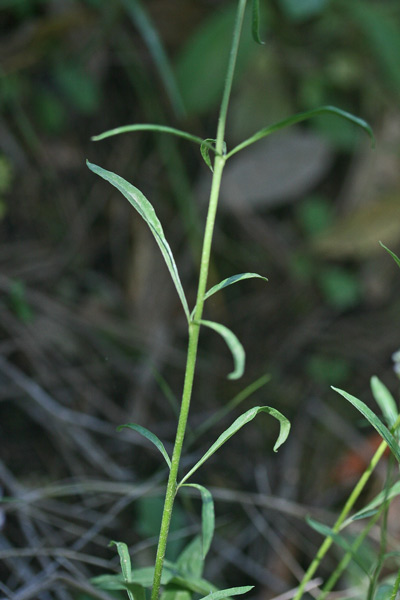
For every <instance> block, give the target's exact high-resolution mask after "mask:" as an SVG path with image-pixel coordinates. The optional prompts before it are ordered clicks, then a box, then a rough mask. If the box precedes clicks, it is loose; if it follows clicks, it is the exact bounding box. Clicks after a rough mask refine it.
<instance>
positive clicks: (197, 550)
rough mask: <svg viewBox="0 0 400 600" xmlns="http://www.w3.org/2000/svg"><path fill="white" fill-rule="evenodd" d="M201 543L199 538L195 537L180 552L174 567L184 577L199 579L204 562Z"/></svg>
mask: <svg viewBox="0 0 400 600" xmlns="http://www.w3.org/2000/svg"><path fill="white" fill-rule="evenodd" d="M202 550H203V542H202V539H201V536H199V535H196V537H195V538H194V539H193V540H192V541H191V542H190V543H189V544H188V545H187V546H186V547H185V548H184V549H183V550H182V552H181V554H180V556H179V558H178V560H177V561H176V566H177V567H178V570H179V571H180V572H181V573H183V574H184V575H190V576H191V577H196V578H200V577H201V576H202V574H203V570H204V560H203V556H202V554H203V553H202Z"/></svg>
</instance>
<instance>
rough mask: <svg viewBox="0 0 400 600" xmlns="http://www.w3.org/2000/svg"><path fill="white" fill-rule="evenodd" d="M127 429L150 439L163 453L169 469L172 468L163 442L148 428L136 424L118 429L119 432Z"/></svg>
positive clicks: (128, 424)
mask: <svg viewBox="0 0 400 600" xmlns="http://www.w3.org/2000/svg"><path fill="white" fill-rule="evenodd" d="M125 427H126V428H128V429H133V431H137V433H140V435H142V436H143V437H145V438H146V439H148V440H149V441H150V442H151V443H152V444H154V446H155V447H156V448H157V449H158V450H159V451H160V452H161V454H162V455H163V457H164V458H165V462H166V463H167V465H168V467H169V468H171V459H170V457H169V456H168V452H167V451H166V449H165V446H164V444H163V443H162V441H161V440H160V439H159V438H158V437H157V436H156V435H155V434H154V433H152V432H151V431H149V430H148V429H146V427H142V426H141V425H137V424H136V423H126V424H125V425H120V426H119V427H117V431H121V430H122V429H124V428H125Z"/></svg>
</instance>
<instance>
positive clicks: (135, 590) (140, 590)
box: [123, 581, 146, 600]
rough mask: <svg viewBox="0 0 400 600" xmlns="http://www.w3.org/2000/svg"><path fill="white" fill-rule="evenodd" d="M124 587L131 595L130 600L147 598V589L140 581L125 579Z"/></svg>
mask: <svg viewBox="0 0 400 600" xmlns="http://www.w3.org/2000/svg"><path fill="white" fill-rule="evenodd" d="M123 586H124V588H125V589H126V592H127V594H128V596H129V600H131V599H132V600H146V590H145V589H144V587H143V586H142V585H140V584H139V583H132V582H128V581H124V583H123Z"/></svg>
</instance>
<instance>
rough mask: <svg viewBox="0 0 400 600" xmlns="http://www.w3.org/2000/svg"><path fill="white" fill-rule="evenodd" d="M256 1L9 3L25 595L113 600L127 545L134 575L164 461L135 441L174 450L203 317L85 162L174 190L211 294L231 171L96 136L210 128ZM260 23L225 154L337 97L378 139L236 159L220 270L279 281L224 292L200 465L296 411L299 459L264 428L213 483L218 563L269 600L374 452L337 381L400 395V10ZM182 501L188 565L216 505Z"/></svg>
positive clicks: (1, 470) (141, 561) (4, 424)
mask: <svg viewBox="0 0 400 600" xmlns="http://www.w3.org/2000/svg"><path fill="white" fill-rule="evenodd" d="M235 5H236V3H235V2H232V1H231V0H146V1H144V0H141V1H140V2H139V0H115V1H111V2H110V1H106V0H74V1H73V0H71V1H69V2H65V1H63V0H0V17H1V19H0V31H1V41H0V56H1V61H0V233H1V246H0V292H1V293H0V350H1V353H0V400H1V402H0V435H1V459H0V486H1V488H0V491H1V492H2V493H3V495H4V496H6V497H9V496H11V497H13V498H19V502H12V503H10V504H7V505H3V507H2V508H1V509H0V527H1V536H0V565H1V566H0V581H1V583H0V594H2V595H3V596H4V597H6V598H13V599H14V598H15V599H18V600H24V599H28V598H39V599H43V600H48V599H52V598H57V599H60V600H68V599H70V598H77V599H79V600H86V599H87V598H93V597H96V596H94V595H93V594H94V592H93V591H90V590H89V589H88V588H87V587H85V586H87V584H86V583H85V581H86V580H87V578H89V577H90V576H91V575H93V574H98V573H100V572H104V571H106V570H108V571H110V570H113V569H114V570H117V569H118V564H117V562H118V561H117V560H115V559H114V552H111V550H109V549H107V542H108V540H109V539H111V538H112V539H123V540H125V541H126V542H127V543H128V544H129V545H130V546H131V552H132V561H133V564H134V565H136V566H137V565H146V564H150V563H151V561H152V557H153V553H154V544H155V536H156V535H157V532H158V521H159V515H160V510H161V499H160V485H161V483H162V482H163V481H164V477H165V472H163V471H162V470H160V461H159V458H158V456H157V455H155V454H153V451H152V450H151V449H149V448H148V446H147V444H146V443H145V442H144V441H141V440H139V439H137V438H136V437H135V436H134V434H133V433H132V432H130V433H129V432H128V433H120V434H118V436H117V435H115V434H114V431H115V426H116V425H118V424H121V423H125V422H127V421H134V422H139V423H140V424H142V425H144V426H146V427H149V428H150V429H152V430H153V431H154V432H155V433H157V434H158V435H159V436H160V437H161V438H162V439H163V440H165V442H166V445H167V446H171V444H172V442H173V433H174V427H175V414H176V410H177V397H179V394H180V390H181V387H182V375H183V368H184V357H185V350H186V331H185V322H184V319H183V318H182V315H181V314H180V307H179V300H178V299H177V297H176V294H175V291H174V289H173V286H172V285H171V283H170V281H169V277H168V273H167V272H166V269H165V266H164V264H163V263H162V259H161V258H160V257H159V255H158V249H157V248H156V246H155V244H154V241H153V239H152V238H151V236H150V235H149V233H148V232H147V230H146V226H145V225H144V224H143V223H141V222H139V219H138V217H137V215H136V214H133V211H132V210H131V208H130V207H129V205H128V203H126V202H125V201H124V199H123V198H122V197H118V196H117V195H116V194H115V193H114V192H113V190H112V189H111V188H109V186H107V185H103V182H102V181H100V180H99V181H96V180H95V179H94V178H93V176H92V175H91V174H90V172H89V171H88V170H87V169H86V167H85V158H86V157H87V158H89V159H90V160H91V161H93V162H95V163H98V164H100V165H101V166H103V167H105V168H107V169H110V170H114V171H116V172H117V173H118V174H120V175H122V176H123V177H125V178H126V179H127V180H129V181H130V182H132V183H133V184H134V185H135V186H137V187H138V188H139V189H141V190H142V191H143V193H145V195H146V196H147V197H148V198H149V200H150V201H151V202H152V203H153V204H154V206H155V208H156V211H157V213H158V214H159V216H160V219H161V221H162V222H163V225H164V229H165V231H166V235H167V238H168V239H169V241H170V244H171V246H172V248H173V250H174V253H175V256H176V258H177V262H178V266H179V269H180V271H181V273H182V279H183V282H184V286H185V288H186V289H187V290H188V295H189V298H191V299H192V300H193V299H194V295H195V285H196V273H197V264H198V257H199V244H200V240H201V235H202V227H203V225H202V224H203V217H204V212H205V206H206V200H207V190H208V186H209V183H210V174H209V171H208V169H207V167H206V166H205V165H204V163H203V162H202V160H201V158H200V155H199V152H198V149H197V148H196V147H192V146H190V145H188V144H187V143H186V142H184V141H181V140H176V139H174V138H170V137H168V136H167V137H166V136H159V137H156V136H154V135H153V134H150V133H137V134H134V135H123V136H120V137H115V138H111V139H109V140H105V141H103V142H99V143H94V142H91V141H90V137H91V136H92V135H95V134H98V133H101V132H102V131H104V130H106V129H109V128H112V127H117V126H119V125H124V124H129V123H140V122H156V123H162V124H168V125H172V126H175V127H178V128H180V129H185V130H189V131H191V132H193V133H195V134H196V135H199V136H202V137H204V138H209V137H214V133H215V125H216V116H217V111H218V103H219V98H220V94H221V90H222V85H223V78H224V68H225V64H226V59H227V53H228V51H229V42H230V34H231V26H232V20H233V15H234V10H235ZM261 16H262V37H263V39H264V40H265V45H264V46H257V45H255V44H254V43H253V41H252V40H251V36H250V32H249V30H250V27H249V25H248V24H247V25H246V27H245V33H244V37H243V42H242V46H241V51H240V57H239V66H238V74H237V77H236V82H235V88H234V95H233V99H232V105H231V111H230V118H229V125H228V139H227V143H228V146H231V147H232V144H235V143H237V142H239V141H241V140H242V139H243V137H244V136H246V135H249V134H251V133H253V132H254V131H255V130H257V129H259V128H260V127H262V126H265V125H268V124H270V123H272V122H274V121H276V120H279V119H281V118H285V117H286V116H289V115H290V114H292V113H294V112H299V111H302V110H308V109H311V108H314V107H317V106H319V105H323V104H331V105H336V106H338V107H340V108H342V109H345V110H348V111H351V112H353V113H355V114H357V115H359V116H361V117H362V118H364V119H366V120H367V121H368V122H369V123H370V124H371V125H372V127H373V129H374V132H375V136H376V149H375V150H374V151H372V150H371V147H370V144H369V141H368V139H366V136H365V137H364V135H363V134H362V133H360V132H359V131H357V130H356V129H355V128H354V126H352V125H351V124H350V123H348V122H346V121H343V120H339V119H337V118H334V117H325V116H324V117H321V118H315V119H314V120H313V121H312V122H309V123H307V124H306V125H304V126H301V127H297V128H294V129H290V130H288V131H287V132H285V133H284V134H279V135H277V136H276V137H271V138H268V139H267V140H266V141H263V142H259V143H258V144H256V145H254V146H253V147H252V148H251V149H248V150H246V151H244V152H243V153H241V154H240V155H238V156H237V157H235V158H233V159H232V161H231V162H230V163H229V164H228V166H227V169H226V179H225V183H224V186H223V189H222V197H221V208H220V215H219V221H218V227H217V231H216V237H215V243H214V262H213V265H212V275H211V280H212V281H210V284H211V283H216V282H217V281H219V280H221V279H223V278H225V277H228V276H229V275H231V274H234V273H239V272H243V271H253V272H259V273H260V274H262V275H265V276H267V277H268V279H269V282H268V283H267V284H264V283H263V282H260V281H257V280H254V281H248V282H245V283H243V284H242V285H241V286H235V287H233V288H232V289H228V290H226V293H224V295H219V296H218V297H215V301H214V302H213V303H211V301H210V305H209V307H208V309H207V310H208V314H209V316H210V317H211V318H216V319H217V320H220V321H221V322H223V323H225V324H226V325H228V326H229V327H230V328H231V329H232V330H233V331H234V332H235V333H236V334H237V335H238V337H239V339H240V340H241V341H242V342H243V344H244V346H245V348H246V351H247V369H246V373H245V376H244V378H243V381H241V382H239V383H232V382H227V381H226V379H225V375H226V373H227V372H229V368H230V362H229V361H230V357H229V356H228V354H227V352H226V349H225V347H224V345H223V343H222V342H221V341H220V340H219V339H218V338H217V337H216V336H214V335H213V334H212V333H210V334H207V333H206V332H203V333H202V339H201V350H200V361H199V365H198V375H197V379H196V390H195V394H194V399H193V409H192V417H191V428H192V430H191V434H190V435H189V438H188V457H189V458H188V460H192V459H193V458H194V457H195V456H197V454H198V452H200V451H201V450H202V449H204V448H206V447H207V446H208V445H209V444H210V441H213V440H214V439H215V437H216V436H217V435H218V433H219V432H220V431H221V429H222V428H223V426H226V424H227V423H229V421H230V420H232V419H233V417H234V416H237V414H238V412H237V410H236V407H237V406H238V405H239V404H241V408H242V409H245V408H249V407H250V406H252V405H254V404H269V405H272V406H274V407H276V408H277V409H279V410H281V411H282V412H283V413H284V414H285V415H287V416H288V417H289V418H290V419H291V421H292V424H293V433H292V435H291V438H290V440H289V441H288V442H287V444H286V445H285V447H283V448H282V449H281V451H280V452H279V454H278V455H273V453H272V451H271V447H272V443H273V442H272V440H273V439H274V436H275V435H276V431H275V425H274V424H271V423H270V422H267V420H265V421H264V420H263V419H262V418H260V421H259V422H258V423H255V424H252V425H251V426H249V428H248V430H247V431H246V430H243V432H241V434H240V436H238V437H237V439H235V440H232V441H231V442H230V443H229V445H228V446H227V447H226V448H224V450H223V451H222V452H221V455H220V458H219V460H218V459H217V460H215V461H213V462H212V463H210V465H208V466H207V467H205V468H204V469H203V471H202V472H201V478H202V482H203V483H205V484H206V485H207V486H208V487H210V488H213V490H214V494H215V498H216V500H217V525H218V528H217V538H216V541H215V544H214V546H213V549H212V552H213V557H212V560H211V561H210V563H209V572H208V574H207V576H208V578H214V580H215V581H216V583H217V584H221V585H223V584H226V587H229V586H231V585H237V584H240V585H243V584H245V583H254V582H255V583H256V584H257V588H256V594H257V597H259V598H265V600H268V599H269V598H272V597H274V596H276V595H278V594H279V593H282V592H283V591H285V590H287V589H288V588H289V587H291V586H295V585H296V581H297V580H298V578H299V577H300V576H301V573H302V571H303V568H304V566H305V565H306V564H307V562H308V560H309V556H310V555H311V554H312V552H313V550H314V549H315V547H316V544H317V543H318V536H317V534H314V533H313V534H311V533H310V530H309V527H308V525H307V524H306V523H305V522H304V516H305V515H306V514H313V515H316V516H320V515H321V514H323V515H324V517H325V518H326V519H327V520H328V521H329V516H330V514H331V512H332V513H333V511H335V510H336V508H337V506H338V504H339V503H340V502H341V501H343V498H344V497H345V495H346V492H347V491H348V489H349V488H348V486H349V485H350V484H351V482H352V481H353V480H354V477H356V476H357V474H358V472H359V470H360V469H361V468H362V465H363V464H364V463H365V461H366V460H367V459H368V457H369V455H370V452H371V447H373V445H374V444H375V440H374V438H373V437H371V435H370V432H369V430H367V429H366V428H365V427H364V428H363V427H362V423H360V421H359V418H358V416H357V414H355V412H354V410H353V409H352V408H351V407H349V406H347V405H345V404H344V401H342V400H341V399H340V398H339V397H338V396H335V395H334V394H333V392H332V391H331V390H330V387H329V386H330V385H336V386H339V387H343V388H344V389H346V390H347V391H349V392H351V393H354V394H355V395H359V397H361V398H362V399H363V400H364V401H367V402H369V398H370V393H369V378H370V376H371V375H373V374H377V375H378V376H379V377H380V378H381V379H382V380H383V381H384V382H385V383H386V385H387V386H388V387H389V389H391V390H392V392H393V393H397V391H398V379H396V375H395V373H394V371H393V363H392V360H391V355H392V353H393V352H395V351H396V350H397V349H398V348H399V346H400V339H399V335H398V327H397V324H398V315H399V297H400V294H399V292H400V278H399V275H398V272H397V271H396V270H397V268H396V265H395V264H394V263H393V261H392V260H391V259H390V257H388V255H387V254H386V253H385V252H384V250H382V248H381V247H380V246H379V243H378V242H379V240H382V242H383V243H384V244H385V245H387V246H389V247H390V248H392V249H393V250H394V251H398V250H399V247H400V227H399V222H400V169H399V164H400V158H399V152H400V111H399V100H400V5H399V3H398V1H397V0H379V1H378V0H359V1H358V0H352V1H351V2H349V1H346V0H330V1H329V0H301V1H299V0H261ZM227 407H228V408H227ZM228 409H229V411H228ZM216 410H221V415H220V416H221V419H222V420H221V421H219V422H218V423H214V422H212V421H211V422H210V421H209V418H210V416H211V415H213V414H214V413H215V411H216ZM228 412H229V413H230V414H229V415H228V414H227V413H228ZM197 428H200V429H199V431H198V433H196V429H197ZM200 433H201V435H199V434H200ZM360 465H361V466H360ZM376 477H377V478H378V480H379V477H380V475H379V474H378V475H377V476H376ZM146 481H147V482H148V483H147V484H146V483H145V482H146ZM132 482H133V483H132ZM134 500H135V501H134ZM184 508H185V510H183V507H182V506H180V505H178V506H177V510H176V513H175V523H174V526H173V543H171V546H170V549H169V552H170V556H173V555H174V553H175V554H176V552H177V551H179V549H181V548H182V544H184V543H185V540H187V536H188V535H193V534H194V533H195V532H196V531H198V526H199V516H198V515H199V506H198V504H197V500H193V506H192V501H191V500H190V499H188V500H187V502H186V504H185V506H184ZM186 511H188V512H186ZM330 511H331V512H330ZM397 533H398V532H397ZM146 540H147V541H146ZM371 544H372V542H371ZM368 551H371V552H372V551H373V546H372V545H371V548H370V547H369V546H368V545H366V555H367V559H366V560H368ZM331 560H332V561H334V560H335V556H334V555H332V558H331ZM329 568H330V564H329V561H327V565H326V569H327V570H328V571H329ZM359 577H360V574H359V571H358V570H357V568H354V572H353V571H352V570H351V572H350V575H349V577H348V579H347V580H346V581H344V582H343V585H352V584H354V582H357V581H358V580H359ZM98 597H101V596H98ZM119 597H120V596H119Z"/></svg>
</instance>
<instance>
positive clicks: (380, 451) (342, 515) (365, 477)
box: [293, 416, 400, 600]
mask: <svg viewBox="0 0 400 600" xmlns="http://www.w3.org/2000/svg"><path fill="white" fill-rule="evenodd" d="M399 425H400V416H399V417H397V420H396V422H395V424H394V425H393V427H392V429H391V431H394V430H396V429H397V427H398V426H399ZM386 448H387V444H386V442H382V443H381V444H380V446H379V448H378V450H377V451H376V452H375V454H374V456H373V457H372V459H371V462H370V463H369V465H368V467H367V469H366V470H365V471H364V473H363V474H362V475H361V477H360V479H359V481H358V482H357V484H356V486H355V488H354V489H353V491H352V493H351V494H350V496H349V498H348V500H347V502H346V504H345V505H344V507H343V510H342V512H341V513H340V515H339V517H338V519H337V521H336V523H335V524H334V526H333V527H332V530H333V532H334V533H338V532H339V530H340V527H341V525H342V523H343V522H344V520H345V519H346V517H347V515H348V514H349V512H350V511H351V509H352V508H353V506H354V504H355V502H356V501H357V499H358V497H359V496H360V494H361V492H362V490H363V489H364V487H365V485H366V483H367V481H368V479H369V478H370V476H371V474H372V473H373V471H374V469H375V467H376V465H377V464H378V463H379V461H380V459H381V458H382V456H383V454H384V452H385V450H386ZM332 542H333V539H332V538H331V537H327V538H325V540H324V541H323V542H322V544H321V546H320V548H319V550H318V552H317V554H316V556H315V558H314V560H313V561H312V563H311V564H310V566H309V567H308V569H307V571H306V573H305V575H304V577H303V579H302V580H301V582H300V585H299V587H298V591H297V594H296V596H295V597H294V598H293V600H300V599H301V598H302V597H303V594H304V592H305V586H306V584H307V583H308V582H309V581H310V579H312V577H313V575H314V573H315V571H316V570H317V569H318V567H319V565H320V563H321V561H322V559H323V558H324V556H325V554H326V553H327V552H328V550H329V548H330V547H331V545H332Z"/></svg>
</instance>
